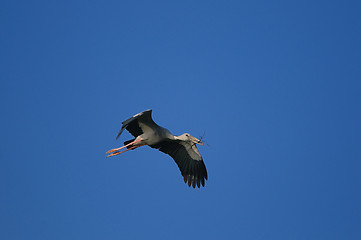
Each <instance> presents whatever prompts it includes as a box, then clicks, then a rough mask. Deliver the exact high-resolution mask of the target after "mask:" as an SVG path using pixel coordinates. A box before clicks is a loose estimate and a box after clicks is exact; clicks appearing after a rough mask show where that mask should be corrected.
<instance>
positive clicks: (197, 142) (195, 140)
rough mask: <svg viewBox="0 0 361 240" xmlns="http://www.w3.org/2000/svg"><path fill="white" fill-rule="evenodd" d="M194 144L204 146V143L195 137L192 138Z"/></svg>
mask: <svg viewBox="0 0 361 240" xmlns="http://www.w3.org/2000/svg"><path fill="white" fill-rule="evenodd" d="M192 142H194V143H195V144H199V145H204V143H203V142H202V141H201V140H199V139H197V138H195V137H193V138H192Z"/></svg>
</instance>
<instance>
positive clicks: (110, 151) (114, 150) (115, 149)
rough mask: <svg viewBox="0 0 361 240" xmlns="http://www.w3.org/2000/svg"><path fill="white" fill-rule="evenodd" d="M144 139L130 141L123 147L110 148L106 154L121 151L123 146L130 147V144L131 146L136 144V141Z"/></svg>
mask: <svg viewBox="0 0 361 240" xmlns="http://www.w3.org/2000/svg"><path fill="white" fill-rule="evenodd" d="M142 140H143V139H138V140H134V141H133V142H130V143H128V144H127V145H124V146H123V147H120V148H114V149H111V150H109V151H108V152H106V154H108V153H112V152H116V151H119V150H120V149H123V148H125V147H128V146H130V145H132V144H134V143H137V142H140V141H142Z"/></svg>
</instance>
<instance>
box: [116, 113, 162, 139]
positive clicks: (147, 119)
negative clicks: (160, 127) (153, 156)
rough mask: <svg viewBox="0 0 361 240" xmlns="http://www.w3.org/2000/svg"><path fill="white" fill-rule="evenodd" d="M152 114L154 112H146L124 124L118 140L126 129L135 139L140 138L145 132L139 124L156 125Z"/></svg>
mask: <svg viewBox="0 0 361 240" xmlns="http://www.w3.org/2000/svg"><path fill="white" fill-rule="evenodd" d="M151 114H152V110H146V111H144V112H141V113H138V114H136V115H134V116H133V117H131V118H129V119H128V120H125V121H124V122H122V124H123V125H122V128H121V129H120V131H119V133H118V135H117V137H116V139H118V138H119V136H120V134H122V132H123V131H124V129H127V131H128V132H130V134H132V135H133V136H134V137H135V138H136V137H138V136H139V135H142V134H143V130H142V128H141V127H140V126H139V122H142V123H144V124H151V125H152V124H155V123H154V122H153V120H152V116H151Z"/></svg>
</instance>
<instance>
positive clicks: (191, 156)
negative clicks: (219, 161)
mask: <svg viewBox="0 0 361 240" xmlns="http://www.w3.org/2000/svg"><path fill="white" fill-rule="evenodd" d="M151 114H152V110H146V111H144V112H141V113H138V114H136V115H134V116H133V117H131V118H129V119H128V120H126V121H124V122H122V124H123V125H122V128H121V129H120V131H119V133H118V135H117V139H118V137H119V136H120V135H121V133H122V132H123V131H124V129H126V130H128V131H129V132H130V134H132V135H133V136H134V137H135V139H132V140H128V141H125V142H124V146H123V147H120V148H116V149H112V150H110V151H108V152H107V153H112V154H110V155H109V156H108V157H110V156H114V155H118V154H120V153H123V152H126V151H128V150H133V149H136V148H138V147H141V146H145V145H148V146H150V147H152V148H156V149H158V150H159V151H161V152H164V153H166V154H168V155H170V156H171V157H172V158H173V159H174V161H175V162H176V163H177V165H178V167H179V169H180V171H181V173H182V176H183V178H184V182H185V183H187V182H188V185H189V186H191V185H192V186H193V188H194V187H195V186H198V187H200V185H201V184H202V186H204V184H205V180H207V179H208V176H207V170H206V166H205V165H204V162H203V159H202V156H201V154H200V153H199V151H198V149H197V147H196V144H201V145H203V143H202V142H201V141H200V140H198V139H197V138H195V137H193V136H191V135H190V134H188V133H184V134H182V135H180V136H174V135H172V134H171V133H170V131H168V129H166V128H163V127H161V126H158V125H157V124H156V123H155V122H154V121H153V120H152V117H151ZM123 148H127V150H124V151H122V152H119V150H121V149H123Z"/></svg>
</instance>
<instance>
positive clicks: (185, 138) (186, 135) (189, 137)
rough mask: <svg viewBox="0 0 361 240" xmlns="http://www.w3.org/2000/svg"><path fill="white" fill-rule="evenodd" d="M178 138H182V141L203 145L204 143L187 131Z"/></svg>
mask: <svg viewBox="0 0 361 240" xmlns="http://www.w3.org/2000/svg"><path fill="white" fill-rule="evenodd" d="M179 139H180V140H183V141H190V142H192V143H195V144H199V145H204V143H203V142H202V141H201V140H199V139H197V138H195V137H193V136H192V135H190V134H189V133H183V134H182V135H180V136H179Z"/></svg>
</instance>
